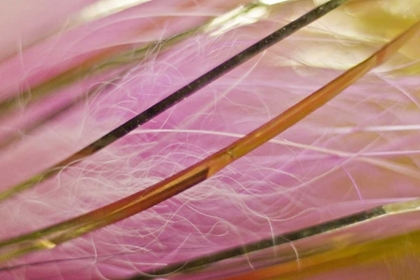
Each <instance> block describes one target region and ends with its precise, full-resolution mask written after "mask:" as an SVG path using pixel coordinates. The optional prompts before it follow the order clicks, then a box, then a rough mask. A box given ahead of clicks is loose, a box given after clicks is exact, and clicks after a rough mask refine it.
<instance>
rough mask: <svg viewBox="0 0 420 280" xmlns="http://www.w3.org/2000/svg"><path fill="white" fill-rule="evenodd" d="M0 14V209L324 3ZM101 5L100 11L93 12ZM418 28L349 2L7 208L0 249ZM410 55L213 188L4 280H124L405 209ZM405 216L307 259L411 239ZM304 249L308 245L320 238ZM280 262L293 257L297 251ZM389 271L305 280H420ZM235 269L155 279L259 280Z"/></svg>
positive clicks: (173, 169) (172, 168)
mask: <svg viewBox="0 0 420 280" xmlns="http://www.w3.org/2000/svg"><path fill="white" fill-rule="evenodd" d="M3 2H4V3H0V5H1V10H0V13H1V14H2V15H5V16H4V17H2V18H1V20H0V28H1V29H0V31H1V34H5V36H2V38H1V39H0V60H1V62H0V77H1V82H0V103H1V104H6V103H4V102H1V101H4V100H10V98H13V97H16V96H17V98H15V99H13V100H15V101H14V102H10V103H7V104H6V105H1V104H0V108H1V109H0V147H1V149H0V158H1V160H0V170H1V171H0V191H2V192H4V191H6V190H8V189H10V187H12V186H15V185H17V184H19V183H20V182H22V181H25V180H26V179H27V178H29V177H31V176H34V175H36V174H39V173H40V172H42V171H43V170H45V169H47V168H48V167H50V166H52V165H54V164H55V163H57V162H60V161H61V160H63V159H64V158H67V157H68V156H69V155H71V154H73V153H75V152H77V151H78V150H80V149H81V148H83V147H85V146H86V145H88V144H89V143H91V142H93V141H94V140H96V139H98V138H100V137H101V136H103V135H104V134H106V133H107V132H109V131H111V130H112V129H114V128H115V127H117V126H119V125H121V124H122V123H124V122H126V121H127V120H129V119H130V118H132V117H134V116H135V115H137V114H138V113H140V112H141V111H143V110H145V109H147V108H149V107H150V106H152V105H153V104H155V103H156V102H158V101H160V100H162V99H163V98H164V97H166V96H168V95H169V94H171V93H173V92H175V91H176V90H178V89H179V88H181V87H183V86H185V85H187V84H188V83H189V82H191V81H192V80H194V79H196V78H197V77H198V76H200V75H202V74H204V73H205V72H206V71H208V70H210V69H212V68H213V67H215V66H217V65H218V64H220V63H222V62H223V61H225V60H226V59H228V58H230V57H232V56H233V55H235V54H236V53H238V52H240V51H242V50H243V49H245V48H247V47H248V46H250V45H252V44H253V43H255V42H256V41H258V40H260V39H262V38H263V37H264V36H267V35H269V34H270V33H271V32H274V31H275V30H277V29H278V28H280V27H281V26H283V25H285V24H287V23H289V22H291V21H292V20H294V19H296V18H298V17H299V16H301V15H303V14H304V13H306V12H307V11H309V10H311V9H313V8H314V7H315V6H316V5H320V4H322V3H323V2H326V1H308V0H295V1H283V2H284V3H277V4H273V5H270V4H268V2H269V1H261V2H253V5H254V6H252V5H250V6H249V3H248V2H247V1H239V0H238V1H204V0H203V1H171V2H170V3H169V2H168V1H163V0H154V1H143V2H144V3H140V2H141V1H137V2H138V3H135V2H136V1H121V3H122V2H127V3H128V4H130V3H131V6H128V7H125V8H121V7H120V8H118V9H114V10H113V12H112V13H111V12H108V13H105V12H103V13H102V14H101V13H100V11H103V10H105V8H103V7H107V5H108V6H109V5H111V4H109V3H112V2H113V1H109V0H108V1H105V0H102V1H82V0H80V1H59V4H58V3H57V1H51V0H42V1H41V0H36V1H23V0H21V1H14V2H10V3H9V2H6V1H3ZM278 2H279V1H278ZM321 2H322V3H321ZM97 3H102V6H92V5H95V4H97ZM107 3H108V4H107ZM133 3H134V4H135V5H134V4H133ZM247 5H248V6H247ZM92 7H95V9H93V10H92ZM101 7H102V8H101ZM240 7H245V8H243V9H242V10H241V8H240ZM89 9H90V10H89ZM101 9H102V10H101ZM232 10H233V11H236V14H235V13H233V14H234V15H235V16H232V14H230V15H231V18H230V19H229V20H225V22H224V23H223V24H220V25H216V27H214V26H213V25H211V24H208V23H209V22H211V21H212V20H214V19H217V18H219V19H220V18H221V16H223V15H226V14H227V13H228V12H229V11H232ZM92 11H96V13H95V12H92ZM232 18H233V20H232ZM418 20H420V3H419V2H417V1H410V0H403V1H402V0H390V1H385V0H383V1H381V0H365V1H363V0H360V1H350V2H349V3H347V4H345V5H344V6H343V7H340V8H338V9H337V10H335V11H332V12H331V13H329V14H327V15H326V16H324V17H323V18H322V19H320V20H318V21H316V22H314V23H313V24H311V25H309V26H308V27H305V28H303V29H302V30H300V31H298V32H297V33H295V34H293V35H291V36H290V37H288V38H286V39H285V40H283V41H281V42H280V43H278V44H276V45H274V46H273V47H271V48H269V49H268V50H266V51H264V52H262V53H261V54H259V55H257V56H256V57H254V58H252V59H251V60H249V61H247V62H245V63H244V64H243V65H241V66H239V67H238V68H236V69H234V70H232V71H231V72H229V73H227V74H226V75H224V76H223V77H221V78H219V79H218V80H216V81H214V82H212V83H211V84H210V85H208V86H206V87H204V88H203V89H201V90H200V91H198V92H197V93H195V94H194V95H192V96H191V97H188V98H187V99H185V100H183V101H182V102H180V103H179V104H177V105H176V106H174V107H173V108H170V109H169V110H167V111H166V112H164V113H162V114H161V115H159V116H157V117H156V118H153V119H152V120H150V121H149V122H147V123H145V124H144V125H142V126H141V127H139V128H137V129H135V130H134V131H132V132H131V133H129V134H128V135H126V136H124V137H123V138H122V139H119V140H117V141H116V142H114V143H112V144H111V145H109V146H107V147H105V148H104V149H102V150H100V151H98V152H97V153H95V154H93V155H91V156H88V157H86V158H85V159H83V160H80V162H78V163H77V164H74V165H72V166H69V167H68V168H65V169H63V170H60V172H58V174H56V175H54V176H52V177H51V178H48V179H47V180H45V181H42V182H40V183H38V184H35V185H34V186H32V187H30V188H28V189H25V190H24V191H22V192H19V193H15V194H14V195H12V196H10V197H7V198H6V199H4V200H2V201H1V202H0V220H1V221H2V226H1V227H0V239H1V240H6V239H8V238H12V237H15V236H19V235H21V234H25V233H28V232H33V231H37V230H39V229H42V228H45V227H47V226H50V225H53V224H55V223H59V222H62V221H65V220H68V219H70V218H73V217H76V216H78V215H82V214H84V213H86V212H89V211H92V210H94V209H97V208H98V207H102V206H104V205H107V204H109V203H112V202H114V201H116V200H119V199H122V198H124V197H127V196H129V195H131V194H133V193H135V192H138V191H140V190H143V189H146V188H147V187H149V186H151V185H153V184H155V183H158V182H159V181H161V180H163V179H165V178H168V177H170V176H171V175H173V174H175V173H177V172H179V171H182V170H183V169H185V168H187V167H189V166H191V165H193V164H195V163H197V162H198V161H200V160H202V159H204V158H206V157H207V156H209V155H211V154H213V153H215V152H217V151H218V150H220V149H221V148H223V147H225V146H227V145H229V144H231V143H232V142H234V141H236V140H237V139H239V138H241V137H243V136H244V135H246V134H247V133H249V132H251V131H253V130H254V129H256V128H257V127H259V126H260V125H262V124H264V123H265V122H267V121H269V120H270V119H272V118H274V117H275V116H277V115H278V114H280V113H281V112H283V111H284V110H286V109H288V108H289V107H291V106H292V105H294V104H295V103H297V102H298V101H300V100H301V99H303V98H304V97H306V96H308V95H309V94H311V93H312V92H314V91H316V90H318V89H319V88H321V87H322V86H324V85H325V84H327V83H328V82H330V81H331V80H333V79H334V78H336V77H337V76H338V75H340V74H342V73H343V72H344V71H345V70H347V69H349V68H350V67H352V66H354V65H356V64H357V63H359V62H361V61H363V60H364V59H366V58H367V57H369V56H370V55H372V54H373V53H374V52H375V51H377V50H378V49H379V48H380V47H382V46H383V45H384V44H386V43H387V42H389V41H390V40H392V39H393V38H395V37H396V36H397V35H399V34H401V33H402V32H403V31H405V30H406V29H407V28H409V27H410V26H412V25H413V24H415V23H416V22H417V21H418ZM213 23H214V22H213ZM199 27H200V28H199ZM187 30H191V32H189V33H187V34H186V35H185V36H184V37H182V38H180V39H179V40H177V41H176V42H172V41H170V42H168V43H167V44H166V45H165V44H160V43H157V42H161V41H162V40H164V39H166V38H174V37H175V36H176V35H177V34H180V33H181V32H184V31H187ZM419 45H420V33H417V34H416V35H415V36H414V37H413V38H412V39H411V40H410V41H408V42H407V44H405V45H404V46H403V47H402V48H401V49H400V50H399V51H398V52H397V53H396V54H395V55H394V56H392V58H391V59H390V60H389V61H388V62H386V63H385V64H384V65H382V66H380V67H378V68H376V69H374V70H372V71H371V72H369V73H368V74H367V75H365V76H364V77H362V78H361V79H360V80H358V81H356V82H355V83H354V84H352V85H351V86H350V87H348V88H347V89H345V90H344V91H343V92H342V93H341V94H340V95H339V96H337V97H336V98H335V99H333V100H332V101H330V102H328V103H327V104H325V105H324V106H323V107H322V108H320V109H319V110H317V111H316V112H314V113H312V114H310V115H309V116H307V117H306V118H305V119H303V120H302V121H300V122H298V123H297V124H295V125H293V126H292V127H291V128H290V129H288V130H286V131H285V132H283V133H281V134H280V135H278V136H277V137H275V138H274V139H272V140H270V141H269V142H268V143H266V144H264V145H263V146H261V147H259V148H257V149H256V150H254V151H253V152H251V153H250V154H248V155H246V156H244V157H243V158H240V159H238V160H237V161H235V162H233V163H232V164H230V165H229V166H227V167H226V168H224V169H222V170H221V171H220V172H218V173H217V174H215V175H214V176H213V177H211V178H209V179H208V180H206V181H204V182H201V183H200V184H198V185H196V186H194V187H192V188H191V189H188V190H186V191H185V192H183V193H180V194H178V195H176V196H174V197H173V198H171V199H168V200H167V201H164V202H162V203H160V204H158V205H156V206H154V207H152V208H150V209H147V210H146V211H144V212H141V213H139V214H136V215H134V216H131V217H129V218H127V219H124V220H122V221H119V222H116V223H114V224H112V225H109V226H106V227H104V228H100V229H98V230H95V231H93V232H90V233H87V234H85V235H83V236H81V237H78V238H76V239H73V240H69V241H67V242H65V243H63V244H59V245H55V244H49V243H48V242H47V241H46V242H45V248H49V250H39V251H35V252H31V253H28V254H25V255H22V256H16V257H13V258H10V259H8V260H7V261H4V262H3V263H2V264H1V270H0V278H1V279H122V278H126V277H131V276H133V275H142V273H147V272H149V271H153V270H154V269H157V268H161V267H164V266H165V265H167V264H172V263H177V262H182V261H187V260H190V259H193V258H196V257H199V256H203V255H206V254H210V253H215V252H218V251H221V250H224V249H227V248H231V247H236V246H242V245H244V244H247V243H249V242H255V241H258V240H260V239H265V238H270V237H274V236H277V235H279V234H281V233H285V232H290V231H295V230H298V229H300V228H304V227H308V226H311V225H316V224H319V223H322V222H326V221H329V220H331V219H337V218H340V217H343V216H345V215H350V214H353V213H355V212H358V211H363V210H367V209H371V208H372V207H377V206H380V205H384V204H389V203H395V202H404V201H409V200H412V199H416V198H417V197H419V195H420V190H419V185H420V184H419V182H420V167H419V164H420V150H419V139H420V96H419V94H420V92H419V88H420V60H419V59H420V51H419V47H418V46H419ZM139 49H142V51H135V50H139ZM120 54H124V55H122V56H119V55H120ZM69 69H70V70H69ZM63 73H64V74H63ZM60 75H61V76H60ZM56 77H59V78H56ZM54 78H55V80H54ZM11 104H12V105H11ZM69 104H71V106H70V105H69ZM49 115H51V116H53V117H48V116H49ZM41 120H45V121H41ZM36 123H38V124H37V125H35V124H36ZM418 217H419V215H418V214H417V215H416V213H410V214H409V215H404V216H403V217H394V218H393V217H391V218H389V219H387V220H385V221H382V222H381V221H380V220H376V221H374V222H373V223H371V224H368V225H365V227H364V228H362V229H355V230H354V231H351V230H350V229H346V230H347V231H348V232H344V233H343V234H342V235H340V236H338V237H335V238H325V240H321V241H319V244H324V243H328V242H330V241H331V240H334V242H335V243H334V244H335V246H337V247H340V248H341V247H344V248H346V247H349V246H351V243H352V242H353V241H354V242H355V239H357V238H360V239H363V237H365V239H366V240H368V239H369V240H375V239H380V238H388V237H390V236H391V235H397V234H401V233H404V232H409V231H410V230H414V229H418V228H419V227H418V226H420V223H419V222H418V221H417V220H418ZM355 236H356V237H357V238H356V237H355ZM307 242H308V243H310V244H309V245H311V244H312V246H315V247H316V245H317V244H318V243H317V242H318V241H316V239H315V241H310V240H309V241H307ZM311 242H312V243H311ZM323 242H324V243H323ZM378 244H379V243H378ZM286 245H287V244H286ZM309 245H308V246H309ZM302 246H303V245H302ZM378 246H379V245H378ZM417 246H418V244H417ZM286 247H287V248H288V250H289V251H290V250H291V249H295V248H294V245H293V243H290V244H289V245H288V246H286ZM303 247H304V246H303ZM309 247H310V248H312V247H311V246H309ZM396 247H399V248H401V246H396ZM45 248H44V249H45ZM374 248H377V247H374ZM394 249H395V248H394ZM1 250H2V248H0V254H2V251H1ZM284 250H286V249H284ZM373 250H374V249H373ZM395 250H397V249H395ZM408 250H410V249H408ZM291 251H292V252H293V254H292V256H293V258H294V260H293V261H294V262H295V263H299V260H300V258H301V257H300V256H301V255H302V256H304V255H305V252H306V251H305V250H304V249H302V252H301V251H299V247H298V248H297V249H296V250H291ZM362 251H363V250H361V252H362ZM371 251H372V250H371ZM281 252H282V251H281V250H280V251H279V253H278V254H275V255H276V257H279V256H278V255H279V254H281ZM416 252H418V251H416ZM285 254H286V253H285ZM287 254H289V255H290V254H291V253H290V252H287ZM359 254H361V253H359ZM389 254H390V257H389V258H391V259H392V258H393V256H394V259H397V258H398V260H397V261H396V262H395V261H394V262H392V263H391V262H390V261H388V259H385V260H382V261H377V262H374V263H373V264H372V263H369V264H366V265H365V264H362V265H360V266H357V263H358V262H355V263H353V268H352V267H351V266H347V267H344V268H341V267H339V264H338V263H337V264H336V265H337V269H335V267H334V265H332V266H331V267H330V270H331V271H327V272H325V271H321V272H322V273H326V275H322V274H319V275H303V276H302V277H307V278H304V279H337V278H340V279H345V278H344V276H343V275H347V277H349V278H356V279H404V278H398V277H399V276H401V275H403V274H402V273H406V274H405V277H406V278H407V279H415V278H414V276H415V275H416V273H420V272H419V271H418V269H417V270H416V265H418V254H417V255H416V254H414V253H413V254H414V256H411V257H410V256H406V255H404V256H401V254H399V253H398V254H397V253H395V254H394V255H393V253H392V251H389ZM267 255H270V254H268V253H267ZM361 256H363V255H361ZM243 258H244V260H247V257H246V256H245V257H243ZM261 258H264V254H262V256H261ZM270 258H271V257H270ZM273 258H274V257H273ZM359 263H363V262H362V261H359ZM228 265H229V264H228ZM231 266H232V265H231ZM233 266H235V263H234V264H233ZM236 267H237V268H236V270H233V272H232V271H229V273H227V274H226V275H223V271H224V268H223V266H220V267H218V266H217V264H216V265H215V269H214V270H213V271H212V270H211V269H209V272H207V274H206V272H203V274H201V275H198V276H194V275H188V274H187V275H180V276H179V275H178V276H177V275H175V274H173V275H172V274H168V275H165V276H162V277H161V279H162V278H163V279H166V278H171V277H172V276H173V277H175V279H189V278H188V277H190V279H206V278H222V277H227V276H232V277H233V276H234V275H235V274H238V275H239V276H238V277H242V279H256V276H255V275H254V276H253V277H255V278H247V277H246V276H244V275H242V276H241V274H240V272H241V273H242V272H246V271H251V270H253V269H255V267H254V266H253V264H252V261H249V262H247V261H242V262H239V263H238V264H236ZM215 271H216V272H217V273H219V274H217V273H216V274H212V273H214V272H215ZM226 271H228V270H226ZM303 271H304V270H303ZM321 272H320V273H321ZM176 277H178V278H176ZM194 277H195V278H194ZM267 277H268V276H267ZM270 277H271V276H270ZM290 277H291V279H293V276H290ZM296 277H298V275H297V274H296ZM327 277H330V278H327ZM410 277H412V278H410ZM261 279H265V278H261Z"/></svg>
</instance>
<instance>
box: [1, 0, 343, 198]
mask: <svg viewBox="0 0 420 280" xmlns="http://www.w3.org/2000/svg"><path fill="white" fill-rule="evenodd" d="M347 1H348V0H331V1H329V2H327V3H325V4H323V5H321V6H319V7H317V8H315V9H313V10H311V11H310V12H308V13H306V14H305V15H303V16H301V17H299V18H298V19H296V20H294V21H292V22H290V23H289V24H287V25H285V26H284V27H282V28H280V29H278V30H277V31H275V32H273V33H272V34H270V35H268V36H267V37H265V38H263V39H262V40H260V41H258V42H257V43H255V44H253V45H252V46H250V47H248V48H247V49H245V50H243V51H241V52H240V53H238V54H237V55H235V56H233V57H232V58H230V59H228V60H226V61H225V62H223V63H222V64H220V65H219V66H216V67H215V68H213V69H212V70H210V71H208V72H207V73H205V74H204V75H202V76H200V77H199V78H197V79H195V80H194V81H192V82H190V83H189V84H188V85H186V86H184V87H182V88H181V89H179V90H177V91H176V92H174V93H173V94H171V95H169V96H168V97H166V98H164V99H163V100H161V101H159V102H158V103H156V104H155V105H153V106H151V107H150V108H148V109H147V110H145V111H143V112H141V113H140V114H138V115H137V116H135V117H134V118H132V119H130V120H129V121H127V122H125V123H124V124H122V125H120V126H119V127H117V128H115V129H114V130H112V131H111V132H109V133H107V134H106V135H104V136H102V137H101V138H100V139H98V140H96V141H95V142H93V143H91V144H90V145H88V146H86V147H85V148H83V149H81V150H79V151H78V152H76V153H75V154H73V155H71V156H69V157H68V158H66V159H64V160H62V161H61V162H59V163H57V164H55V165H54V166H52V167H50V168H49V169H47V170H45V171H43V172H42V173H40V174H38V175H36V176H33V177H31V178H29V179H28V180H26V181H24V182H22V183H20V184H18V185H15V186H13V187H12V188H9V189H8V190H7V191H5V192H3V193H0V200H3V199H5V198H7V197H9V196H10V195H12V194H15V193H16V192H20V191H23V190H24V189H27V188H30V187H32V186H33V185H35V184H37V183H40V182H42V181H44V180H46V179H48V178H50V177H52V176H53V175H54V174H56V173H58V172H60V171H61V170H63V169H64V168H66V167H67V166H69V165H73V164H75V163H77V162H78V161H80V160H81V159H83V158H85V157H88V156H90V155H92V154H94V153H95V152H97V151H99V150H101V149H103V148H105V147H107V146H108V145H110V144H112V143H113V142H115V141H117V140H118V139H121V138H122V137H124V136H125V135H127V134H128V133H130V132H131V131H133V130H135V129H136V128H137V127H139V126H140V125H142V124H144V123H146V122H148V121H149V120H151V119H153V118H154V117H156V116H158V115H160V114H161V113H163V112H165V111H166V110H168V109H169V108H171V107H172V106H174V105H176V104H177V103H179V102H181V101H182V100H184V99H186V98H187V97H189V96H191V95H192V94H193V93H195V92H197V91H198V90H200V89H202V88H203V87H205V86H206V85H208V84H210V83H211V82H213V81H215V80H216V79H217V78H219V77H221V76H223V75H224V74H226V73H228V72H229V71H231V70H233V69H234V68H236V67H238V66H239V65H241V64H242V63H244V62H246V61H248V60H250V59H251V58H252V57H254V56H256V55H257V54H259V53H261V52H263V51H264V50H266V49H268V48H269V47H271V46H273V45H274V44H276V43H278V42H279V41H281V40H282V39H284V38H286V37H288V36H289V35H291V34H293V33H294V32H296V31H298V30H300V29H302V28H303V27H305V26H306V25H308V24H310V23H312V22H314V21H315V20H317V19H319V18H321V17H322V16H324V15H325V14H327V13H328V12H330V11H332V10H334V9H335V8H337V7H338V6H340V5H341V4H343V3H345V2H347Z"/></svg>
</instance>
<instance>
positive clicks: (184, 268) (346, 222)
mask: <svg viewBox="0 0 420 280" xmlns="http://www.w3.org/2000/svg"><path fill="white" fill-rule="evenodd" d="M386 214H387V212H386V211H385V210H384V209H383V208H382V206H379V207H376V208H372V209H370V210H366V211H363V212H359V213H356V214H353V215H349V216H345V217H342V218H338V219H336V220H331V221H327V222H324V223H321V224H318V225H314V226H311V227H307V228H303V229H300V230H297V231H292V232H288V233H284V234H280V235H277V236H274V237H272V238H267V239H262V240H259V241H257V242H253V243H249V244H246V245H243V246H238V247H234V248H230V249H226V250H223V251H219V252H216V253H213V254H210V255H207V256H203V257H199V258H196V259H193V260H189V261H184V262H179V263H175V264H171V265H168V266H165V267H163V268H160V269H155V270H152V271H148V272H145V273H142V274H138V275H135V276H133V277H130V278H128V279H129V280H144V279H152V278H157V277H164V276H168V275H171V274H178V273H188V272H189V271H192V270H195V269H204V268H206V267H207V266H208V265H210V264H214V263H216V262H219V261H222V260H226V259H230V258H234V257H239V256H242V255H246V254H249V253H252V252H256V251H259V250H263V249H267V248H270V247H274V246H278V245H281V244H285V243H289V242H292V241H298V240H301V239H304V238H308V237H312V236H315V235H319V234H323V233H328V232H330V231H333V230H336V229H340V228H344V227H347V226H351V225H356V224H358V223H361V222H366V221H369V220H371V219H375V218H379V217H383V216H385V215H386Z"/></svg>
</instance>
